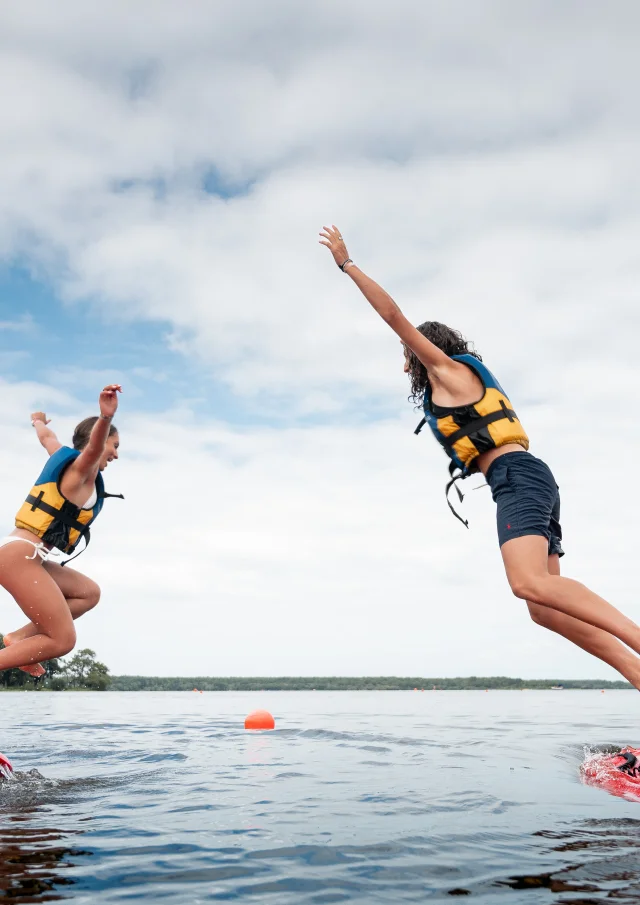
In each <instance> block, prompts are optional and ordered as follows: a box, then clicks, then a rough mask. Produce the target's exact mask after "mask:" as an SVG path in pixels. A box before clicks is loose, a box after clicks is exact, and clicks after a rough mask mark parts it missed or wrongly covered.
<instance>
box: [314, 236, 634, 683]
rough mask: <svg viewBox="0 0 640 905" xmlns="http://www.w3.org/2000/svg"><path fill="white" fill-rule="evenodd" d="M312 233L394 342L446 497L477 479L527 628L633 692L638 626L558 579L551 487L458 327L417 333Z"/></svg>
mask: <svg viewBox="0 0 640 905" xmlns="http://www.w3.org/2000/svg"><path fill="white" fill-rule="evenodd" d="M320 236H321V239H320V242H321V244H322V245H326V247H327V248H328V249H329V250H330V251H331V254H332V255H333V258H334V260H335V262H336V264H337V265H338V267H339V268H340V270H342V272H343V273H346V274H347V275H348V276H349V277H351V279H352V280H353V282H354V283H355V284H356V286H357V287H358V288H359V289H360V291H361V292H362V294H363V295H364V297H365V298H366V299H367V301H368V302H369V304H370V305H371V306H372V308H374V310H375V311H377V312H378V314H379V315H380V317H382V319H383V320H384V321H386V323H387V324H388V325H389V326H390V327H391V329H392V330H394V331H395V332H396V333H397V335H398V336H399V337H400V341H401V343H402V345H403V348H404V355H405V364H404V370H405V372H406V373H407V374H408V375H409V378H410V380H411V397H410V398H411V399H412V400H413V401H414V402H417V403H420V404H421V405H422V406H423V408H424V418H423V420H422V422H421V423H420V425H419V426H418V429H417V431H416V433H417V432H419V430H420V429H421V427H422V426H423V425H424V424H427V425H428V426H429V427H430V428H431V430H432V432H433V434H434V436H435V437H436V439H437V440H438V442H439V443H440V444H441V446H442V447H443V449H444V451H445V452H446V453H447V455H448V456H449V458H450V460H451V462H450V466H449V473H450V481H449V483H448V484H447V500H448V492H449V490H450V489H451V488H452V486H453V485H454V482H455V481H457V480H459V479H460V478H464V477H466V476H467V475H468V474H471V473H474V472H478V471H480V472H482V473H483V474H484V476H485V479H486V481H487V483H488V485H489V487H490V488H491V492H492V496H493V499H494V501H495V502H496V503H497V520H498V540H499V543H500V551H501V553H502V559H503V562H504V566H505V570H506V573H507V579H508V581H509V584H510V586H511V590H512V591H513V593H514V594H515V596H516V597H519V598H521V599H522V600H525V601H526V602H527V606H528V607H529V613H530V614H531V618H532V619H533V621H534V622H536V623H537V624H538V625H542V626H544V627H545V628H548V629H551V631H553V632H557V633H558V634H559V635H563V636H564V637H565V638H567V639H568V640H569V641H572V642H573V643H574V644H577V645H578V647H581V648H582V649H583V650H586V651H587V652H588V653H590V654H593V655H594V656H596V657H599V658H600V659H601V660H604V662H605V663H608V664H609V665H610V666H613V667H614V669H617V670H618V672H620V673H621V674H622V675H623V676H624V677H625V678H626V679H628V681H629V682H631V684H632V685H634V686H635V687H636V688H637V689H639V690H640V659H638V657H635V656H634V655H633V654H632V653H631V651H630V650H628V649H627V647H625V646H624V645H625V644H626V645H628V647H630V648H632V650H634V651H635V652H636V653H638V654H640V628H639V627H638V626H637V625H636V624H635V623H634V622H632V621H631V620H630V619H628V618H627V617H626V616H624V615H623V614H622V613H620V612H619V610H617V609H615V607H613V606H612V605H611V604H610V603H607V601H606V600H603V599H602V597H598V595H597V594H594V593H593V591H590V590H589V589H588V588H586V587H585V586H584V585H583V584H580V583H579V582H577V581H574V580H573V579H571V578H564V577H562V576H561V575H560V557H561V556H563V555H564V554H563V550H562V547H561V540H562V531H561V528H560V496H559V492H558V486H557V484H556V482H555V480H554V478H553V475H552V474H551V471H550V470H549V468H548V466H547V465H545V463H544V462H542V461H541V460H540V459H536V458H535V457H534V456H532V455H531V454H530V453H529V452H528V449H529V439H528V437H527V435H526V433H525V431H524V429H523V427H522V425H521V424H520V421H519V419H518V416H517V415H516V413H515V411H514V410H513V406H512V405H511V402H510V401H509V399H508V397H507V396H506V395H505V393H504V391H503V389H502V387H501V386H500V384H499V383H498V381H497V380H496V378H495V377H494V376H493V374H492V373H491V371H489V369H488V368H487V367H486V365H484V364H483V362H482V359H481V357H480V356H479V355H478V354H477V353H476V352H475V351H473V350H472V349H471V348H470V346H469V343H467V342H466V341H465V340H464V339H463V337H462V336H461V334H460V333H458V332H457V331H456V330H452V329H451V328H450V327H447V326H445V325H444V324H439V323H437V322H435V321H426V322H425V323H424V324H421V325H420V326H419V327H418V328H417V329H416V328H415V327H414V326H413V325H412V324H410V323H409V321H408V320H407V319H406V317H405V316H404V315H403V314H402V312H401V311H400V309H399V308H398V306H397V305H396V303H395V302H394V301H393V299H392V298H391V296H390V295H388V293H386V292H385V291H384V289H382V287H381V286H379V285H378V284H377V283H375V282H374V281H373V280H372V279H371V278H370V277H368V276H366V274H364V273H363V272H362V270H360V268H359V267H357V266H356V265H355V264H354V263H353V261H352V260H351V258H350V257H349V254H348V252H347V249H346V246H345V243H344V240H343V238H342V236H341V235H340V231H339V230H338V228H337V227H336V226H331V227H324V228H323V230H322V232H321V233H320ZM456 490H457V486H456ZM458 493H459V496H460V499H462V495H461V494H460V492H459V491H458ZM449 505H450V506H451V504H449ZM451 508H452V510H453V507H451ZM453 511H454V514H455V515H456V517H457V518H460V517H459V516H458V515H457V513H455V510H453ZM460 520H461V521H462V519H460ZM464 524H465V525H467V523H466V522H464ZM467 527H468V525H467ZM618 639H619V640H618ZM621 641H622V642H624V644H621V643H620V642H621Z"/></svg>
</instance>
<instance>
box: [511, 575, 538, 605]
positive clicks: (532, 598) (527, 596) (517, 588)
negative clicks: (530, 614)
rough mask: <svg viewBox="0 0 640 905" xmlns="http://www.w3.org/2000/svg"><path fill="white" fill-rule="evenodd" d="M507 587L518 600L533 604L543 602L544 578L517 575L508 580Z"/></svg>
mask: <svg viewBox="0 0 640 905" xmlns="http://www.w3.org/2000/svg"><path fill="white" fill-rule="evenodd" d="M509 585H510V587H511V590H512V592H513V594H514V595H515V596H516V597H519V598H520V600H527V601H529V602H531V603H534V604H536V603H544V602H545V597H546V595H545V579H544V576H538V575H523V576H520V575H518V576H517V577H515V578H510V579H509Z"/></svg>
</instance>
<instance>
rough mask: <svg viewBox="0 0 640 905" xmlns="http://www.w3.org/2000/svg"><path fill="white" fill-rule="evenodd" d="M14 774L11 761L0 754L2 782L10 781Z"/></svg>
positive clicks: (0, 777)
mask: <svg viewBox="0 0 640 905" xmlns="http://www.w3.org/2000/svg"><path fill="white" fill-rule="evenodd" d="M12 773H13V767H12V766H11V761H10V760H9V758H8V757H5V756H4V754H0V780H2V779H9V777H10V776H11V774H12Z"/></svg>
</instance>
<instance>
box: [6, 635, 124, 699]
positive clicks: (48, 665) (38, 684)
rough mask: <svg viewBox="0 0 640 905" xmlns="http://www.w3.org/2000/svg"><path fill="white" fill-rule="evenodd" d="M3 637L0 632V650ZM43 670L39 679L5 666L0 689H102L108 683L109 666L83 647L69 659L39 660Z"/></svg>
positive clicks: (103, 689)
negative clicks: (41, 661) (43, 672)
mask: <svg viewBox="0 0 640 905" xmlns="http://www.w3.org/2000/svg"><path fill="white" fill-rule="evenodd" d="M3 647H4V636H3V635H2V634H0V650H1V649H2V648H3ZM43 666H44V668H45V670H46V672H45V675H44V676H42V678H41V679H34V678H32V676H30V675H29V674H28V673H26V672H23V671H22V670H21V669H5V670H3V671H2V672H0V689H18V688H20V689H24V690H25V691H26V690H29V689H41V688H48V689H49V690H50V691H66V690H67V689H70V690H79V689H86V690H88V691H106V690H107V689H108V688H109V685H110V684H111V676H110V675H109V668H108V667H107V666H105V664H104V663H101V662H100V661H99V660H97V659H96V654H95V651H92V650H91V649H90V648H88V647H85V648H83V649H82V650H79V651H77V653H75V654H74V655H73V657H71V658H70V659H69V660H65V659H63V658H62V657H59V658H58V659H55V660H46V661H45V662H44V663H43Z"/></svg>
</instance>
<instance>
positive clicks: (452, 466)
mask: <svg viewBox="0 0 640 905" xmlns="http://www.w3.org/2000/svg"><path fill="white" fill-rule="evenodd" d="M456 471H457V472H458V474H455V472H456ZM449 474H450V476H451V480H450V481H448V483H447V486H446V487H445V491H444V495H445V497H446V500H447V506H448V507H449V509H450V510H451V511H452V512H453V514H454V515H455V517H456V518H457V519H458V521H459V522H462V524H463V525H464V526H465V528H468V527H469V522H468V520H467V519H464V518H462V516H461V515H459V514H458V513H457V512H456V510H455V509H454V508H453V506H452V505H451V500H450V499H449V491H450V490H451V488H452V487H453V488H454V489H455V491H456V493H457V494H458V499H459V500H460V502H462V501H463V499H464V494H463V492H462V491H461V490H460V488H459V487H458V486H457V484H456V481H463V480H464V479H465V478H466V477H467V474H466V472H464V471H462V470H461V469H460V468H459V466H458V465H456V463H455V462H450V463H449Z"/></svg>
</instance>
